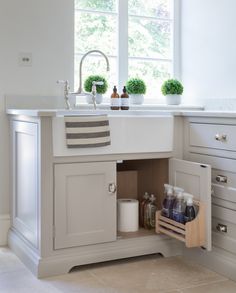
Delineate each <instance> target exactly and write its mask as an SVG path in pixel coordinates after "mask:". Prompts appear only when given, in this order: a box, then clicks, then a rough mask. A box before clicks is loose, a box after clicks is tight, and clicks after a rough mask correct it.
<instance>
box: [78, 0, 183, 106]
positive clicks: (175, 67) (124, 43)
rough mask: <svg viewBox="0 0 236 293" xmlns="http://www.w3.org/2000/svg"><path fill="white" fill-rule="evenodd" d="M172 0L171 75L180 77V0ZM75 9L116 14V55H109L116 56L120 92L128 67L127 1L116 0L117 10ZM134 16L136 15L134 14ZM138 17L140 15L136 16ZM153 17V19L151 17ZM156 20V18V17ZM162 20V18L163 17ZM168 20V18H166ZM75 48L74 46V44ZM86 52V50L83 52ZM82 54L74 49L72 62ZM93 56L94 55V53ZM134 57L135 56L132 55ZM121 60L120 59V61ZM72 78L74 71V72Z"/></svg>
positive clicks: (157, 101)
mask: <svg viewBox="0 0 236 293" xmlns="http://www.w3.org/2000/svg"><path fill="white" fill-rule="evenodd" d="M171 1H172V7H173V18H172V21H171V23H172V40H171V41H172V44H171V47H172V48H171V57H170V59H169V60H170V61H171V65H172V66H171V67H172V70H171V71H172V72H171V76H172V77H173V78H177V79H181V74H180V64H181V55H180V38H181V36H180V10H181V7H180V5H181V3H180V0H171ZM75 10H79V11H84V12H90V13H93V12H94V13H101V14H107V15H116V16H117V48H118V49H117V56H115V55H114V56H110V55H107V56H108V58H109V57H115V58H117V69H118V73H117V86H118V90H119V92H122V88H123V85H124V84H125V83H126V81H127V79H128V68H129V59H130V57H129V45H128V27H129V16H133V15H129V12H128V1H127V0H117V12H102V11H95V10H88V9H74V15H75ZM135 16H136V15H135ZM137 17H140V16H137ZM144 18H146V19H148V18H149V19H151V18H152V17H144ZM153 19H155V18H154V17H153ZM156 19H157V20H158V18H156ZM163 20H164V19H163ZM167 20H168V19H167ZM74 48H75V46H74ZM84 53H86V52H84ZM76 55H80V56H82V55H83V54H82V53H81V54H80V53H79V54H78V53H76V52H75V51H74V62H75V56H76ZM94 56H95V55H94ZM134 59H136V57H134ZM137 59H141V60H143V59H146V58H143V57H137ZM121 60H122V61H121ZM147 60H154V61H158V60H161V59H160V58H151V57H150V58H149V57H147ZM73 76H74V78H76V77H75V72H74V75H73ZM104 101H105V102H108V101H107V99H105V100H104ZM160 102H162V101H161V99H158V100H156V99H153V98H148V96H145V100H144V104H153V105H155V104H160Z"/></svg>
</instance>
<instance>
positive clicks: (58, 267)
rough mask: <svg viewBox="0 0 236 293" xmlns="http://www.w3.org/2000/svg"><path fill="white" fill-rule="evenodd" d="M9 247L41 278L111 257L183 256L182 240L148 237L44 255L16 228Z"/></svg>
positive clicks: (9, 236)
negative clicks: (156, 254) (158, 254)
mask: <svg viewBox="0 0 236 293" xmlns="http://www.w3.org/2000/svg"><path fill="white" fill-rule="evenodd" d="M8 239H9V247H10V248H11V249H12V251H13V252H14V253H15V254H16V255H17V256H18V257H19V258H20V259H21V261H22V262H23V263H24V264H25V265H26V266H27V267H28V268H29V269H30V270H31V272H32V273H33V274H34V275H36V276H37V277H38V278H45V277H51V276H56V275H61V274H66V273H68V272H69V271H70V269H71V268H73V267H74V266H79V265H84V264H91V263H99V262H104V261H109V260H115V259H122V258H128V257H134V256H139V255H148V254H155V253H161V254H162V255H163V256H173V255H180V254H181V253H182V243H180V242H177V241H175V240H173V239H168V238H163V237H157V236H155V235H154V236H148V237H140V238H138V239H136V240H135V238H133V239H132V238H130V239H124V240H117V241H115V242H111V243H103V244H98V245H91V246H87V247H86V246H81V247H78V248H77V249H75V250H74V249H72V250H71V249H67V250H64V251H62V252H61V253H60V251H58V252H55V251H54V252H53V254H51V256H47V257H46V256H43V257H41V256H40V253H39V251H36V250H34V249H33V248H32V247H31V246H30V245H29V243H27V241H25V240H24V239H23V238H22V237H21V236H20V235H19V234H18V233H17V232H16V231H14V230H12V229H10V232H9V235H8Z"/></svg>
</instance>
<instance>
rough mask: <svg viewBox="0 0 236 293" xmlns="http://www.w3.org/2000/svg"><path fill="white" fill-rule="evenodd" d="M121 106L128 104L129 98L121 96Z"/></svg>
mask: <svg viewBox="0 0 236 293" xmlns="http://www.w3.org/2000/svg"><path fill="white" fill-rule="evenodd" d="M121 106H125V107H128V106H129V98H121Z"/></svg>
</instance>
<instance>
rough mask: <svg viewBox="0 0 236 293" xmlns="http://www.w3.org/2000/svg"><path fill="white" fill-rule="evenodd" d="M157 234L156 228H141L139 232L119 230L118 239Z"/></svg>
mask: <svg viewBox="0 0 236 293" xmlns="http://www.w3.org/2000/svg"><path fill="white" fill-rule="evenodd" d="M152 235H156V232H155V230H154V229H152V230H147V229H144V228H141V227H140V228H139V230H138V231H137V232H120V231H118V232H117V239H118V240H119V239H129V238H138V237H146V236H152Z"/></svg>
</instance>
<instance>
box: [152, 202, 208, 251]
mask: <svg viewBox="0 0 236 293" xmlns="http://www.w3.org/2000/svg"><path fill="white" fill-rule="evenodd" d="M194 204H195V206H198V214H197V217H196V218H195V219H194V220H193V221H191V222H188V223H186V224H185V225H184V224H181V223H178V222H176V221H174V220H171V219H169V218H166V217H163V216H162V215H161V211H157V212H156V233H163V234H165V235H168V236H170V237H172V238H175V239H177V240H179V241H182V242H184V243H185V245H186V247H188V248H191V247H200V246H203V245H205V242H206V239H205V235H206V234H205V204H204V203H203V202H199V201H194Z"/></svg>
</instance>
